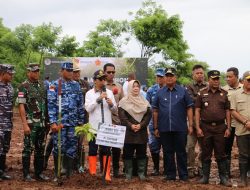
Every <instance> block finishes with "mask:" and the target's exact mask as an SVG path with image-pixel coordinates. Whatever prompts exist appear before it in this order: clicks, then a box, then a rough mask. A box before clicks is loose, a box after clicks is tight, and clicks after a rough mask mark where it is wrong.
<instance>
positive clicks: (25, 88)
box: [17, 63, 49, 181]
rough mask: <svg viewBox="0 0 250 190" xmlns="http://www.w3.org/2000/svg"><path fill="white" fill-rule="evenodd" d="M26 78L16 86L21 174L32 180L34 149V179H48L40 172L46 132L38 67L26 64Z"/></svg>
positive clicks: (44, 96) (44, 101) (43, 90)
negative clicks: (21, 136)
mask: <svg viewBox="0 0 250 190" xmlns="http://www.w3.org/2000/svg"><path fill="white" fill-rule="evenodd" d="M27 71H28V73H27V76H28V80H26V81H24V82H23V83H22V84H21V85H20V87H19V88H18V99H17V102H18V103H19V112H20V116H21V119H22V122H23V131H24V148H23V152H22V164H23V176H24V180H25V181H33V179H32V178H31V176H30V171H29V169H30V157H31V154H32V151H33V150H34V170H35V179H36V180H41V181H44V180H48V179H49V178H48V177H46V176H45V175H43V174H42V172H43V162H44V156H43V153H44V138H45V132H46V127H45V126H46V125H45V123H46V119H47V118H46V115H47V114H46V113H47V112H46V110H47V109H46V90H45V88H44V84H43V82H41V81H39V75H40V73H39V71H40V67H39V65H38V64H32V63H31V64H28V67H27Z"/></svg>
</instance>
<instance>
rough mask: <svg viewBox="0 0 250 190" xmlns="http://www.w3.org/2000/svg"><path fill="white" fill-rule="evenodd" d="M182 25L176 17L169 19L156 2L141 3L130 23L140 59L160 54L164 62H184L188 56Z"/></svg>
mask: <svg viewBox="0 0 250 190" xmlns="http://www.w3.org/2000/svg"><path fill="white" fill-rule="evenodd" d="M130 14H132V15H133V14H134V13H130ZM182 25H183V22H182V21H181V20H180V18H179V16H178V15H174V16H171V17H169V16H168V15H167V12H166V11H165V10H164V9H163V8H162V6H161V5H157V3H156V2H154V1H151V0H147V1H145V2H143V4H142V8H140V9H139V10H138V11H137V12H136V13H135V16H134V19H133V20H132V21H131V28H132V33H133V34H134V35H135V37H136V39H137V40H138V41H139V42H140V43H141V57H150V56H152V55H153V54H154V53H162V54H163V56H164V58H165V59H166V60H173V63H174V64H175V63H180V62H185V61H186V60H187V59H188V58H189V57H190V55H189V54H188V53H187V50H188V45H187V43H186V41H184V39H183V33H182Z"/></svg>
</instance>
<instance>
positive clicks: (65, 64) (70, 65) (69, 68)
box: [61, 62, 73, 71]
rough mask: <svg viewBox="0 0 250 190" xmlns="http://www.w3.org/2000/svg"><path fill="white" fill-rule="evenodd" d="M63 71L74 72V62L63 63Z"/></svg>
mask: <svg viewBox="0 0 250 190" xmlns="http://www.w3.org/2000/svg"><path fill="white" fill-rule="evenodd" d="M61 69H66V70H72V71H73V63H72V62H63V63H62V64H61Z"/></svg>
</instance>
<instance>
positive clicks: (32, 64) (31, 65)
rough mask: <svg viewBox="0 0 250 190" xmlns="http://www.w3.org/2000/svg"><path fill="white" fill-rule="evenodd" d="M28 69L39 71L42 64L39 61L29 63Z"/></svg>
mask: <svg viewBox="0 0 250 190" xmlns="http://www.w3.org/2000/svg"><path fill="white" fill-rule="evenodd" d="M27 70H28V71H38V70H40V65H39V64H37V63H29V64H28V66H27Z"/></svg>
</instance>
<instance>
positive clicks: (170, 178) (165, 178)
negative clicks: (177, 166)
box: [164, 176, 176, 181]
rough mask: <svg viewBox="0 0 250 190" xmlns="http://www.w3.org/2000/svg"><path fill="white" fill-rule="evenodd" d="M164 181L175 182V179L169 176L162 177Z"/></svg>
mask: <svg viewBox="0 0 250 190" xmlns="http://www.w3.org/2000/svg"><path fill="white" fill-rule="evenodd" d="M164 180H165V181H175V180H176V178H174V177H169V176H165V177H164Z"/></svg>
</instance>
